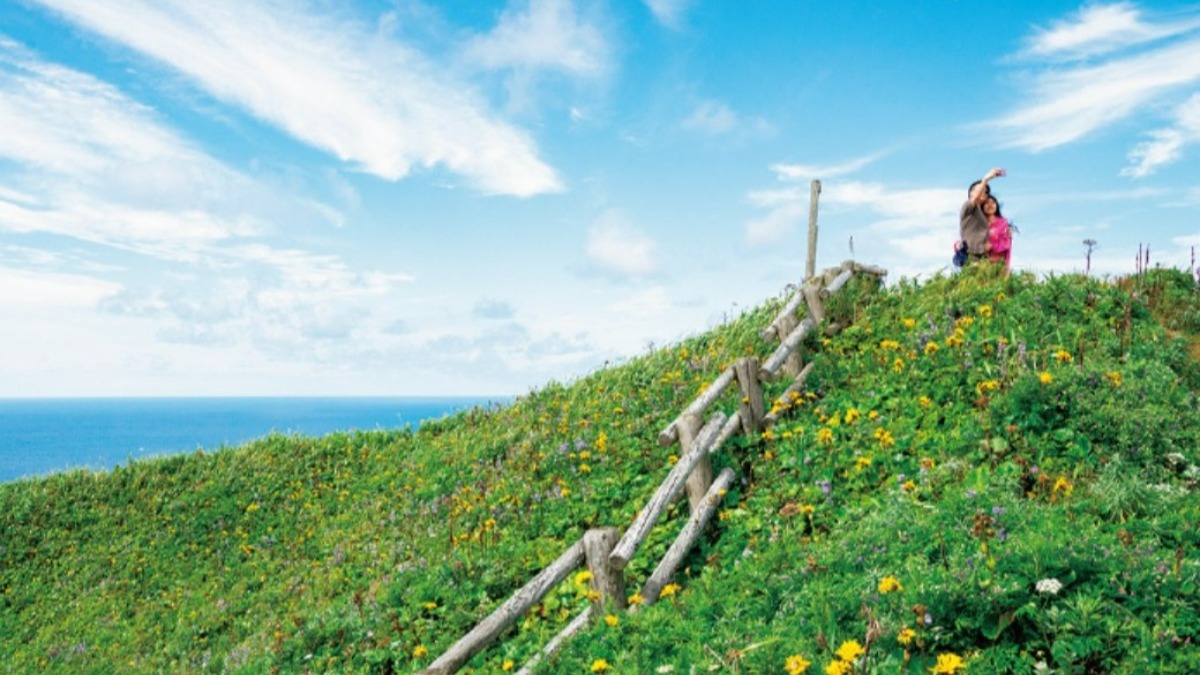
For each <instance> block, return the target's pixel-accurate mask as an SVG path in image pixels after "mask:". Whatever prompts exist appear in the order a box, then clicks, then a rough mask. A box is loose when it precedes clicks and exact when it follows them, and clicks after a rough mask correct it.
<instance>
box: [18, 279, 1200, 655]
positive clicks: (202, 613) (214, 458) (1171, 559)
mask: <svg viewBox="0 0 1200 675" xmlns="http://www.w3.org/2000/svg"><path fill="white" fill-rule="evenodd" d="M857 279H858V278H857V277H856V281H852V282H851V284H850V285H849V286H847V287H846V288H844V289H843V290H842V292H840V293H839V294H838V295H836V296H834V298H832V299H831V300H830V306H829V308H828V312H829V314H830V315H831V318H832V319H835V320H840V321H847V320H852V321H853V322H854V323H853V325H852V326H851V327H850V328H849V329H847V330H845V331H843V332H841V333H840V334H838V335H836V336H834V337H829V338H822V339H816V338H814V339H812V340H810V342H809V344H808V345H807V358H808V359H809V360H811V361H812V362H814V363H815V366H814V369H813V372H812V374H811V375H810V377H809V379H808V386H807V389H806V392H805V393H804V394H803V395H802V396H800V397H799V398H797V399H795V400H794V401H793V403H792V405H791V406H789V407H790V408H791V409H790V410H788V411H786V413H787V414H786V415H785V416H784V418H783V419H782V421H781V422H780V423H779V424H777V425H776V426H775V427H774V428H772V429H771V430H770V431H768V432H767V433H766V434H764V435H763V436H762V437H760V438H744V437H738V438H735V439H734V440H733V441H731V442H730V443H729V444H726V446H725V447H724V448H722V449H721V450H720V451H719V452H717V453H716V454H715V455H714V457H713V459H714V465H715V468H716V469H717V470H720V469H721V468H723V467H725V466H730V467H733V468H734V469H735V470H736V471H737V472H738V475H739V480H738V482H737V483H736V486H737V487H736V488H735V489H733V490H731V491H729V493H728V494H727V495H726V498H725V501H724V502H723V504H722V507H721V508H722V510H721V511H720V514H719V519H718V520H717V521H716V522H714V524H713V526H712V527H711V528H710V530H709V532H708V534H707V537H706V538H705V539H704V540H703V541H702V543H701V544H700V545H699V546H698V547H697V549H695V550H694V551H693V553H692V554H691V556H690V557H689V558H688V560H687V561H686V563H685V566H684V569H682V570H681V572H680V573H679V574H678V575H677V576H676V578H675V580H674V581H675V584H674V585H673V586H669V587H668V591H667V592H666V593H665V597H664V598H663V600H661V601H660V602H659V603H657V604H655V605H653V606H651V607H647V608H645V609H643V610H642V611H640V612H637V613H635V614H627V613H624V612H620V613H612V614H609V615H608V616H606V617H604V619H603V620H601V621H598V622H596V623H595V624H594V625H592V626H591V627H589V628H587V629H585V631H584V632H582V633H580V634H579V635H578V636H576V637H575V638H574V639H573V640H572V641H570V642H569V643H567V645H566V646H565V648H564V649H563V650H562V651H561V652H559V654H558V655H557V656H555V657H554V658H552V659H548V660H546V661H544V662H543V663H542V665H541V667H540V669H539V672H546V673H585V672H604V671H606V670H607V671H608V672H613V673H655V672H657V673H668V672H674V673H692V672H708V671H713V670H717V671H722V672H735V673H739V672H740V673H792V674H794V673H801V672H808V673H832V674H834V675H837V674H839V673H906V672H907V673H929V672H933V673H956V672H970V673H1005V672H1013V673H1032V672H1038V673H1146V672H1155V673H1158V672H1162V673H1195V672H1200V649H1198V647H1197V641H1200V548H1198V544H1200V492H1198V489H1200V468H1198V465H1200V456H1198V455H1200V415H1198V414H1197V412H1198V411H1197V407H1198V403H1197V396H1196V392H1197V391H1198V390H1200V367H1198V365H1197V361H1196V359H1195V358H1194V353H1195V350H1196V345H1197V344H1200V343H1198V342H1197V338H1198V336H1200V298H1198V295H1200V294H1198V293H1197V290H1196V282H1195V280H1194V279H1192V278H1191V277H1189V276H1188V275H1186V274H1182V273H1178V272H1174V271H1171V270H1155V271H1152V272H1151V273H1149V274H1147V275H1145V276H1142V277H1139V278H1134V279H1126V280H1122V281H1121V282H1119V283H1117V282H1110V281H1106V280H1097V279H1088V278H1083V277H1080V276H1056V277H1051V278H1048V279H1045V280H1041V281H1039V280H1036V279H1035V278H1033V277H1032V276H1028V275H1014V276H1012V277H1009V278H1003V277H999V276H997V275H996V273H995V270H992V269H989V268H986V267H985V268H977V269H968V270H967V271H966V272H965V273H964V274H960V275H957V276H955V277H952V278H935V279H933V280H930V281H927V282H924V283H920V284H918V283H911V282H904V281H901V282H900V283H898V284H895V285H894V286H893V287H891V288H889V289H887V290H884V291H878V290H875V289H874V288H872V287H871V285H870V284H867V283H865V282H858V281H857ZM780 306H781V300H780V299H775V300H772V301H769V302H766V303H765V304H764V305H763V306H761V307H759V308H756V309H754V310H750V311H747V312H745V313H744V314H742V315H741V316H740V317H737V318H735V319H731V320H730V321H728V322H727V323H725V324H724V325H722V326H720V327H718V328H716V329H714V330H713V331H711V332H709V333H706V334H703V335H699V336H696V337H693V338H690V339H687V340H684V341H683V342H681V343H679V344H676V345H672V346H668V347H665V348H662V349H658V350H656V351H652V352H651V353H648V354H646V355H644V356H642V357H639V358H636V359H633V360H631V361H629V362H628V363H625V364H622V365H619V366H614V367H608V368H605V369H603V370H601V371H598V372H596V373H594V374H592V375H590V376H588V377H585V378H582V379H580V380H579V381H577V382H574V383H571V384H558V383H552V384H550V385H548V386H546V387H544V388H543V389H541V390H538V391H535V392H532V393H530V394H529V395H527V396H524V397H521V398H519V399H518V400H517V401H515V402H514V403H512V404H511V405H507V406H504V407H497V408H493V409H475V410H471V411H468V412H463V413H460V414H458V415H455V416H452V417H448V418H445V419H443V420H440V421H437V422H434V423H428V424H425V425H422V426H421V427H420V428H419V429H416V430H412V429H403V430H395V431H377V432H364V433H354V434H335V435H331V436H327V437H324V438H305V437H294V436H271V437H268V438H265V439H263V440H260V441H258V442H255V443H252V444H249V445H247V446H244V447H241V448H236V449H227V450H220V451H216V452H198V453H194V454H191V455H185V456H177V457H171V458H166V459H158V460H151V461H139V462H134V463H133V464H131V465H129V466H125V467H121V468H118V469H115V470H113V471H112V472H108V473H88V472H71V473H65V474H61V475H55V476H51V477H47V478H41V479H36V480H24V481H18V482H14V483H9V484H4V485H0V655H3V656H2V657H0V672H11V673H32V672H38V673H41V672H60V673H77V672H84V673H87V672H96V673H109V672H132V673H157V672H188V673H192V672H197V673H203V672H210V673H268V672H280V673H301V672H312V673H326V672H348V673H407V672H414V671H416V670H419V669H421V668H423V667H424V666H426V665H428V664H429V663H430V662H431V661H432V660H433V659H434V658H435V657H436V656H437V655H438V654H440V653H441V651H443V650H445V649H446V648H447V647H449V646H450V645H451V644H453V643H454V642H455V641H456V640H457V639H458V638H459V637H461V636H462V635H463V634H464V633H466V632H467V631H468V630H469V629H470V628H471V627H472V626H473V625H474V624H475V623H476V622H478V621H479V620H480V619H481V618H482V617H484V616H485V615H486V614H487V613H488V612H489V611H491V610H492V609H493V608H494V607H496V606H497V605H498V604H499V603H501V602H503V600H504V599H505V598H507V597H508V595H509V594H511V593H512V591H513V590H515V589H516V588H518V587H520V586H521V585H522V584H524V583H525V582H526V581H527V580H528V579H529V578H530V577H532V576H533V575H534V574H536V573H537V572H538V571H539V570H541V569H542V568H543V567H544V566H546V565H547V564H548V563H549V562H551V561H552V560H554V559H555V558H556V557H558V555H559V554H560V553H561V552H562V551H563V550H564V549H565V548H566V547H567V546H568V545H570V544H571V543H573V542H574V541H576V540H577V539H578V538H579V537H580V536H581V535H582V534H583V533H584V531H585V530H586V529H588V528H590V527H603V526H617V527H620V526H623V525H625V524H627V523H629V522H630V521H631V520H632V518H633V517H634V516H635V514H636V513H637V511H638V509H639V508H640V507H641V506H642V505H643V504H644V502H645V501H646V499H647V498H648V497H649V496H650V494H651V493H652V492H653V491H654V489H655V487H656V486H657V484H658V483H659V482H660V481H661V480H662V478H663V477H665V475H666V473H667V471H668V470H669V468H670V465H671V463H672V461H674V457H673V455H674V454H676V453H678V452H679V450H678V446H676V447H673V448H662V447H660V446H659V445H658V443H657V435H658V432H659V431H660V430H662V429H663V428H664V427H665V426H666V424H667V423H668V422H670V421H671V420H672V419H674V417H675V415H676V414H678V412H679V411H680V410H682V409H683V407H685V406H686V405H687V404H688V403H689V402H690V401H691V400H692V399H693V398H694V397H695V396H696V394H697V393H698V392H699V391H701V389H702V388H703V387H704V386H705V385H706V384H707V383H708V382H710V381H711V380H712V379H713V378H714V377H715V376H716V375H717V373H719V372H720V371H721V370H722V369H723V368H724V367H725V366H726V365H727V364H729V363H730V362H732V361H733V360H735V359H737V358H739V357H741V356H744V355H755V356H759V357H760V358H765V356H766V355H767V354H769V353H770V352H771V350H772V349H773V348H774V345H773V344H768V343H766V342H765V341H763V340H762V339H761V338H760V337H759V336H758V331H759V330H760V329H761V328H763V327H764V326H765V325H766V324H767V323H768V322H769V321H770V319H771V317H772V316H774V314H775V312H777V311H778V309H779V307H780ZM786 384H787V383H786V382H778V383H773V384H772V385H770V388H769V391H768V394H769V395H770V396H771V397H772V398H774V396H777V395H778V394H779V393H780V392H781V391H782V390H783V389H784V388H785V387H786ZM736 396H737V395H736V394H734V393H732V392H731V393H729V394H727V395H726V397H725V398H723V399H721V400H720V401H719V402H718V404H717V405H716V406H715V407H716V408H719V409H721V410H724V411H726V412H732V411H733V410H735V409H736V407H737V405H738V401H737V400H736ZM686 517H687V502H686V500H683V501H682V502H681V503H680V504H677V505H676V506H675V507H674V508H673V509H672V510H671V511H670V512H669V514H668V517H667V518H665V519H664V522H662V523H661V524H660V525H659V526H658V527H657V528H656V529H655V530H654V531H653V533H652V535H651V537H650V539H649V540H648V541H647V542H646V544H645V545H643V547H642V549H641V550H640V551H639V552H638V554H637V556H636V557H635V558H634V559H633V561H632V562H631V563H630V565H629V567H628V568H627V569H626V575H627V579H628V581H629V588H630V589H631V591H630V592H631V593H632V592H633V589H636V588H638V587H640V585H641V583H642V582H643V581H644V580H645V579H646V577H647V576H648V575H649V573H650V571H651V570H653V568H654V566H655V565H656V564H657V562H658V559H659V558H660V557H661V556H662V554H663V553H664V552H665V550H666V548H667V546H669V544H670V541H671V540H672V539H673V538H674V536H675V534H676V532H677V531H678V529H679V527H680V524H681V522H682V521H683V520H684V519H685V518H686ZM587 594H588V586H587V582H586V579H585V578H584V577H582V576H575V577H572V578H570V579H568V580H567V581H566V582H564V583H563V584H562V585H561V586H560V587H559V588H557V589H555V590H554V591H552V592H551V593H550V595H548V596H547V597H546V599H545V600H544V601H543V602H542V603H540V604H539V605H538V606H537V608H536V609H535V610H533V611H531V612H529V613H528V614H527V615H525V616H524V617H523V618H522V620H521V621H520V622H519V624H518V626H517V627H516V628H515V629H514V630H512V631H510V632H509V633H508V634H507V635H505V636H504V639H503V640H501V641H500V642H498V643H497V644H495V645H493V646H492V647H491V648H489V649H488V650H486V651H484V652H483V653H481V654H479V655H478V656H476V657H475V658H474V660H472V661H471V663H470V664H469V666H468V668H467V669H464V670H465V671H469V672H474V673H499V672H505V671H509V670H515V668H519V667H520V666H521V665H522V664H523V663H524V662H525V661H526V660H527V659H528V658H529V657H531V656H532V655H533V654H534V653H535V652H536V651H537V650H538V649H540V648H541V647H542V646H543V645H544V644H545V643H546V642H547V641H548V640H549V639H550V638H551V637H552V636H553V635H554V634H556V633H557V632H558V631H559V630H560V629H561V628H562V627H563V626H564V625H565V624H566V622H567V621H569V619H570V618H571V617H573V616H574V615H575V614H576V613H578V612H579V611H580V610H582V609H583V608H584V607H586V606H587V603H588V599H587ZM514 666H515V667H514Z"/></svg>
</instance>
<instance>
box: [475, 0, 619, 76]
mask: <svg viewBox="0 0 1200 675" xmlns="http://www.w3.org/2000/svg"><path fill="white" fill-rule="evenodd" d="M608 51H609V47H608V44H607V41H606V40H605V38H604V36H603V34H602V33H601V32H600V30H599V29H598V28H596V27H595V26H594V25H591V24H588V23H586V22H584V21H583V20H581V17H580V16H579V15H578V14H577V13H576V11H575V5H574V3H571V2H568V1H567V0H529V2H528V6H527V7H526V8H525V11H522V12H517V11H512V10H509V11H506V12H504V13H503V14H502V15H501V16H500V20H499V23H498V24H497V25H496V27H495V28H493V29H492V30H491V31H490V32H488V33H487V34H485V35H480V36H478V37H476V38H474V39H472V40H471V41H470V42H468V44H467V46H466V50H465V52H466V53H465V58H466V59H467V60H468V61H471V62H473V63H475V64H476V65H478V66H480V67H483V68H491V69H517V70H538V71H552V72H561V73H565V74H567V75H572V76H580V77H596V76H599V75H602V74H603V73H604V72H605V71H606V70H607V69H608V58H609V57H608Z"/></svg>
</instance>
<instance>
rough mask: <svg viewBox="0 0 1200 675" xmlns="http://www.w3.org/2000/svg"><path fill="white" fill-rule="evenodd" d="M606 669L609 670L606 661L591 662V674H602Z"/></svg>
mask: <svg viewBox="0 0 1200 675" xmlns="http://www.w3.org/2000/svg"><path fill="white" fill-rule="evenodd" d="M608 669H609V665H608V661H605V660H604V659H596V660H595V661H592V672H593V673H603V672H604V671H606V670H608Z"/></svg>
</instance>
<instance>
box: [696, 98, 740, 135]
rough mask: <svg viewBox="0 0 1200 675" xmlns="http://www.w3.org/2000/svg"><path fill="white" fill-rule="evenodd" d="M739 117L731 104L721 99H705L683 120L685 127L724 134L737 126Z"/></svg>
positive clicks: (708, 132)
mask: <svg viewBox="0 0 1200 675" xmlns="http://www.w3.org/2000/svg"><path fill="white" fill-rule="evenodd" d="M737 124H738V118H737V115H736V114H734V112H733V111H732V110H730V109H729V106H727V105H725V104H724V103H721V102H719V101H705V102H704V103H701V104H700V105H699V106H697V107H696V109H695V110H694V111H692V114H691V115H688V116H687V118H685V119H684V120H683V127H684V128H685V129H691V130H693V131H700V132H703V133H707V134H723V133H727V132H730V131H733V129H734V128H735V127H737Z"/></svg>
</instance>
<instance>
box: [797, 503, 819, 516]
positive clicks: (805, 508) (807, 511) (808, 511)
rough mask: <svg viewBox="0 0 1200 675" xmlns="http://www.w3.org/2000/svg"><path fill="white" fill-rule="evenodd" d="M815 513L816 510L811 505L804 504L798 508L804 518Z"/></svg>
mask: <svg viewBox="0 0 1200 675" xmlns="http://www.w3.org/2000/svg"><path fill="white" fill-rule="evenodd" d="M815 512H816V508H814V507H813V505H812V504H804V505H802V506H801V507H800V513H801V514H803V515H806V516H811V515H812V514H813V513H815Z"/></svg>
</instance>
